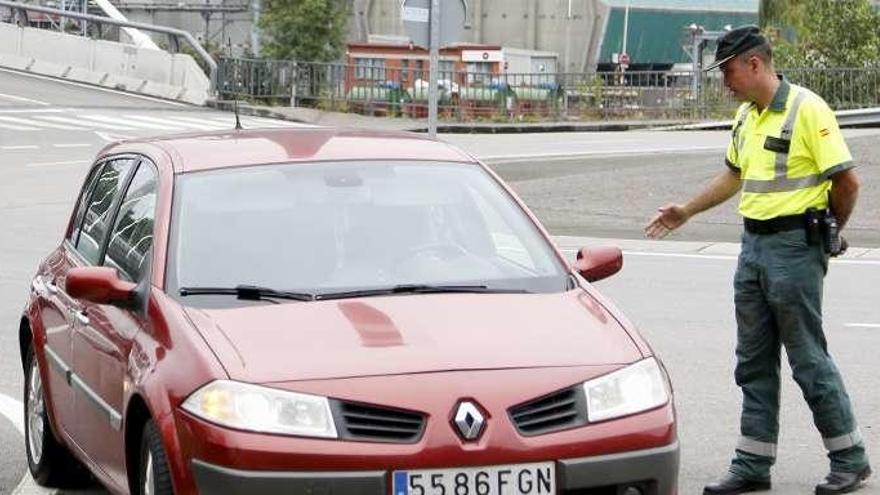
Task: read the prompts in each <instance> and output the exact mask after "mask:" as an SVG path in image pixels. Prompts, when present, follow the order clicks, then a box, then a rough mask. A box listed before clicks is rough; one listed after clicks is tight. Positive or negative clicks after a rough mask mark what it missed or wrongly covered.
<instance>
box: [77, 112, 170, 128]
mask: <svg viewBox="0 0 880 495" xmlns="http://www.w3.org/2000/svg"><path fill="white" fill-rule="evenodd" d="M77 117H80V118H83V119H89V120H93V121H97V122H102V123H105V124H112V125H113V126H114V127H113V128H114V129H121V130H131V129H137V128H138V127H141V128H144V129H158V130H162V131H167V130H169V127H168V126H160V125H156V124H147V123H142V122H131V121H130V120H126V119H120V118H116V117H109V116H107V115H93V114H88V115H86V114H81V115H77ZM126 127H128V129H125V128H126ZM171 130H173V128H172V129H171Z"/></svg>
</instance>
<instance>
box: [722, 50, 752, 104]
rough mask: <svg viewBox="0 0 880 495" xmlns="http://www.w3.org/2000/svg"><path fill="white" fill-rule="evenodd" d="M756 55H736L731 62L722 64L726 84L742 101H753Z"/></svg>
mask: <svg viewBox="0 0 880 495" xmlns="http://www.w3.org/2000/svg"><path fill="white" fill-rule="evenodd" d="M759 61H760V60H759V59H758V58H757V57H755V56H751V57H742V56H739V57H734V58H733V59H732V60H730V61H729V62H725V63H724V64H722V65H721V73H722V74H723V75H724V86H725V87H727V89H728V90H730V92H731V93H733V95H734V97H736V99H738V100H740V101H751V95H752V87H753V86H754V81H755V79H756V78H755V77H754V75H755V73H756V69H757V67H756V62H759Z"/></svg>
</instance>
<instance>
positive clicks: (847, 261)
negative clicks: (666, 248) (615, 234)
mask: <svg viewBox="0 0 880 495" xmlns="http://www.w3.org/2000/svg"><path fill="white" fill-rule="evenodd" d="M609 242H610V241H609ZM560 251H561V252H562V253H571V254H575V253H577V252H578V250H577V249H560ZM623 255H624V256H647V257H654V258H685V259H694V260H725V261H736V260H738V259H739V258H738V257H737V256H731V255H717V254H698V253H693V254H690V253H652V252H648V251H623ZM831 263H832V264H834V265H873V266H880V260H860V259H837V258H834V259H832V260H831Z"/></svg>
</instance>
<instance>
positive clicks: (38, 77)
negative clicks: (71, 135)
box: [0, 68, 194, 107]
mask: <svg viewBox="0 0 880 495" xmlns="http://www.w3.org/2000/svg"><path fill="white" fill-rule="evenodd" d="M0 72H7V73H10V74H18V75H20V76H24V77H33V78H35V79H42V80H44V81H53V82H57V83H58V84H67V85H70V86H77V87H79V88H87V89H90V90H92V91H103V92H105V93H113V94H117V95H123V96H128V97H130V98H136V99H139V100H147V101H152V102H155V103H164V104H165V105H170V106H173V107H190V106H194V105H189V104H186V103H177V102H173V101H168V100H163V99H160V98H153V97H150V96H144V95H138V94H134V93H126V92H125V91H118V90H115V89H110V88H105V87H102V86H94V85H91V84H85V83H79V82H74V81H65V80H62V79H56V78H54V77H47V76H41V75H38V74H29V73H27V72H20V71H17V70H11V69H6V68H0Z"/></svg>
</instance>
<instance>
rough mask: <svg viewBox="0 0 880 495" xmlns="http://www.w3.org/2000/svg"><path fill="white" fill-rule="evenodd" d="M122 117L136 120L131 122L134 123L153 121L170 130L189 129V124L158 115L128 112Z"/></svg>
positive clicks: (152, 122)
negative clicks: (148, 115)
mask: <svg viewBox="0 0 880 495" xmlns="http://www.w3.org/2000/svg"><path fill="white" fill-rule="evenodd" d="M122 117H124V118H126V119H129V120H133V121H134V122H131V123H132V124H141V122H147V123H151V124H158V125H161V126H162V128H163V129H170V130H182V129H187V126H186V125H184V124H181V123H179V122H171V121H170V120H168V119H160V118H158V117H147V116H146V115H131V114H126V115H123V116H122ZM145 125H146V124H145Z"/></svg>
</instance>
